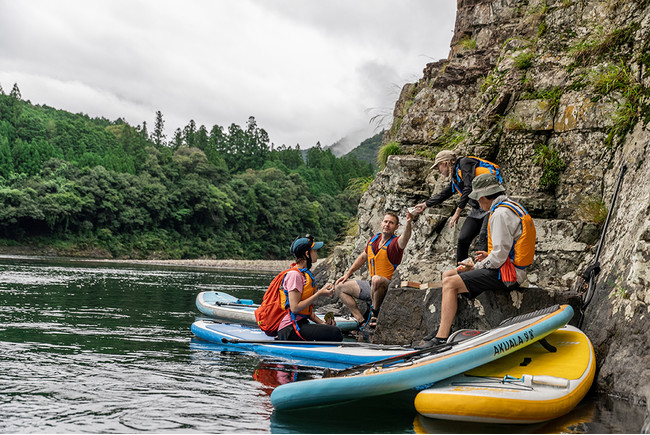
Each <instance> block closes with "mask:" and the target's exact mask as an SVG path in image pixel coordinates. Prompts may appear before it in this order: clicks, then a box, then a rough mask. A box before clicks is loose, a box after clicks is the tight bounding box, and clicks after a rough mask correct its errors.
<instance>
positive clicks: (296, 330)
mask: <svg viewBox="0 0 650 435" xmlns="http://www.w3.org/2000/svg"><path fill="white" fill-rule="evenodd" d="M322 247H323V242H314V239H313V237H311V236H310V235H307V236H305V237H298V238H297V239H296V240H294V241H293V243H292V244H291V253H292V254H293V256H294V257H296V265H295V266H294V267H292V269H291V270H289V271H288V272H287V274H286V275H285V276H284V280H283V281H282V290H283V291H282V292H281V293H280V297H281V304H282V306H286V298H288V299H289V304H288V305H289V309H288V310H287V314H286V315H285V316H284V318H283V319H282V321H281V322H280V326H279V328H278V339H279V340H306V341H342V340H343V335H342V334H341V330H340V329H339V328H337V327H336V326H335V322H334V319H333V318H332V319H329V320H328V322H327V323H326V322H324V321H323V320H321V319H320V318H319V317H317V316H316V314H315V313H314V306H313V304H314V301H315V300H316V298H318V297H321V296H327V297H332V295H333V294H334V286H333V285H332V284H326V285H325V286H324V287H323V288H322V289H318V288H317V287H316V282H315V280H314V276H313V275H312V274H311V270H310V269H311V266H312V264H313V263H315V262H316V261H318V249H320V248H322ZM309 320H311V321H312V322H314V323H310V322H309Z"/></svg>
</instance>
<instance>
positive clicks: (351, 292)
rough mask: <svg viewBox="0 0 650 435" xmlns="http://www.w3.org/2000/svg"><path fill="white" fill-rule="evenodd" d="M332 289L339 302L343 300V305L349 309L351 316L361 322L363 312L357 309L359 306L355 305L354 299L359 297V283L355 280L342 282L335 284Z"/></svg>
mask: <svg viewBox="0 0 650 435" xmlns="http://www.w3.org/2000/svg"><path fill="white" fill-rule="evenodd" d="M334 291H335V293H336V295H337V296H338V297H339V299H340V300H341V302H343V305H345V306H346V307H347V309H348V310H350V313H351V314H352V316H354V318H355V319H356V320H357V322H359V323H363V321H364V319H363V314H362V313H361V311H359V307H358V306H357V301H356V299H359V295H360V293H361V289H359V284H357V282H356V281H348V282H346V283H344V284H340V285H337V286H336V289H335V290H334Z"/></svg>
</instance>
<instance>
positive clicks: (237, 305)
mask: <svg viewBox="0 0 650 435" xmlns="http://www.w3.org/2000/svg"><path fill="white" fill-rule="evenodd" d="M196 307H197V308H198V309H199V311H200V312H201V313H203V314H205V315H206V316H209V317H212V318H213V319H215V320H219V321H220V322H226V323H228V322H230V323H241V324H244V325H257V321H256V320H255V310H256V309H257V308H258V307H259V304H255V303H253V301H252V300H250V299H238V298H236V297H234V296H232V295H229V294H228V293H224V292H216V291H204V292H201V293H199V294H198V295H197V296H196ZM318 316H319V317H320V318H323V317H324V315H322V314H318ZM334 320H335V321H336V326H338V328H339V329H340V330H341V331H343V332H347V331H354V330H356V329H357V328H358V327H359V322H357V321H356V319H354V317H341V316H335V317H334Z"/></svg>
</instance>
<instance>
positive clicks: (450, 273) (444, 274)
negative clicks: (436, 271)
mask: <svg viewBox="0 0 650 435" xmlns="http://www.w3.org/2000/svg"><path fill="white" fill-rule="evenodd" d="M454 275H458V272H456V269H449V270H445V271H444V272H442V281H443V282H444V281H445V279H447V278H450V277H452V276H454Z"/></svg>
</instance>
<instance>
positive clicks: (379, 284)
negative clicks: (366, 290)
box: [370, 275, 390, 288]
mask: <svg viewBox="0 0 650 435" xmlns="http://www.w3.org/2000/svg"><path fill="white" fill-rule="evenodd" d="M370 282H371V285H372V286H373V287H374V288H388V284H389V282H390V281H388V278H385V277H383V276H379V275H375V276H373V277H372V279H371V281H370Z"/></svg>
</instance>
